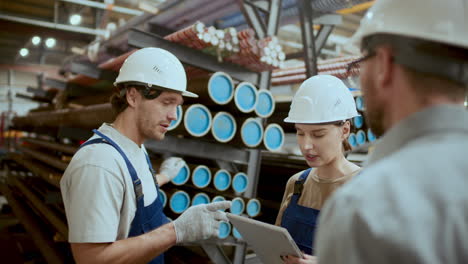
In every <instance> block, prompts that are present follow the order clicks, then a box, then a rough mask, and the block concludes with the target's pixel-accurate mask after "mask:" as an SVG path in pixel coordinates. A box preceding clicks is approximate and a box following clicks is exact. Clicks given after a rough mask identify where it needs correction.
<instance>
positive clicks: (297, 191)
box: [293, 168, 312, 196]
mask: <svg viewBox="0 0 468 264" xmlns="http://www.w3.org/2000/svg"><path fill="white" fill-rule="evenodd" d="M311 170H312V168H309V169H307V170H305V171H304V172H303V173H302V174H301V176H299V179H298V180H297V181H296V182H295V183H294V192H293V195H299V196H300V195H301V193H302V189H304V183H305V181H306V180H307V177H308V176H309V173H310V171H311Z"/></svg>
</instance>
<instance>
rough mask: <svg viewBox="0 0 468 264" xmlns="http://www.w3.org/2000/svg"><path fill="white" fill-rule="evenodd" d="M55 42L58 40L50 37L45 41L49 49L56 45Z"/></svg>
mask: <svg viewBox="0 0 468 264" xmlns="http://www.w3.org/2000/svg"><path fill="white" fill-rule="evenodd" d="M55 43H56V41H55V39H54V38H48V39H46V42H45V44H46V46H47V47H48V48H49V49H51V48H53V47H54V46H55Z"/></svg>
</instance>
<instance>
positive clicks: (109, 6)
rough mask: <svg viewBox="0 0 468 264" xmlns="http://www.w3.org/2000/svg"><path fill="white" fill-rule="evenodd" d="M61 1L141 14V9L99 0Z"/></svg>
mask: <svg viewBox="0 0 468 264" xmlns="http://www.w3.org/2000/svg"><path fill="white" fill-rule="evenodd" d="M61 1H63V2H68V3H73V4H78V5H84V6H90V7H94V8H99V9H104V10H108V11H114V12H118V13H122V14H127V15H133V16H139V15H143V11H140V10H136V9H131V8H126V7H122V6H116V5H113V4H105V3H99V2H95V1H88V0H61Z"/></svg>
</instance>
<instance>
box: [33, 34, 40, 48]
mask: <svg viewBox="0 0 468 264" xmlns="http://www.w3.org/2000/svg"><path fill="white" fill-rule="evenodd" d="M31 42H32V44H34V46H37V45H39V44H40V43H41V37H39V36H34V37H33V38H32V39H31Z"/></svg>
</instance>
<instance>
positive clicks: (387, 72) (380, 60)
mask: <svg viewBox="0 0 468 264" xmlns="http://www.w3.org/2000/svg"><path fill="white" fill-rule="evenodd" d="M393 52H394V51H393V49H392V48H391V47H390V46H382V47H378V48H377V49H376V63H375V65H376V67H377V69H376V71H375V73H376V78H375V80H376V82H377V87H376V88H378V89H380V91H379V93H380V94H386V93H388V92H391V91H390V88H389V87H391V84H392V82H393V75H394V73H395V72H394V63H393Z"/></svg>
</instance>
